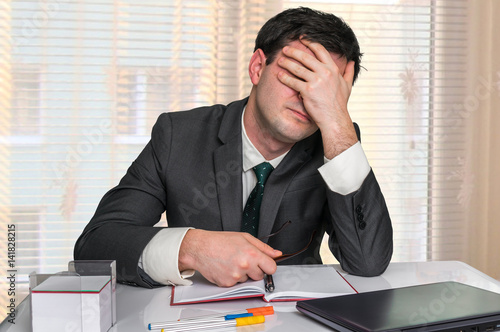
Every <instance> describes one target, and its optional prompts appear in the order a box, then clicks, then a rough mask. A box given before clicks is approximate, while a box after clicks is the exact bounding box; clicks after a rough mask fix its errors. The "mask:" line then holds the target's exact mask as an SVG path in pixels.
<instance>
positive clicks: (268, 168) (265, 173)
mask: <svg viewBox="0 0 500 332" xmlns="http://www.w3.org/2000/svg"><path fill="white" fill-rule="evenodd" d="M273 169H274V167H273V166H272V165H271V164H270V163H268V162H263V163H262V164H258V165H257V166H255V167H254V168H253V171H254V172H255V175H257V183H259V184H261V185H264V183H266V180H267V178H268V177H269V174H271V172H272V171H273Z"/></svg>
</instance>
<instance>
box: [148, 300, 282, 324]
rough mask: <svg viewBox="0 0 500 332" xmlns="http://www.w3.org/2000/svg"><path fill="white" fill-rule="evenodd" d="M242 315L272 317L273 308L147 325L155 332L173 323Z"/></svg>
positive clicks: (244, 310) (245, 310)
mask: <svg viewBox="0 0 500 332" xmlns="http://www.w3.org/2000/svg"><path fill="white" fill-rule="evenodd" d="M242 314H243V315H244V314H253V315H254V316H262V315H264V316H267V315H273V314H274V307H273V306H265V307H254V308H247V309H242V310H238V311H230V312H225V313H218V314H213V315H204V316H196V317H189V318H183V319H178V320H175V321H168V322H158V323H151V324H149V325H148V329H149V330H157V329H161V328H164V327H166V326H170V324H173V323H174V324H175V323H193V322H194V323H196V322H198V321H203V320H211V319H220V318H225V317H227V316H230V315H242Z"/></svg>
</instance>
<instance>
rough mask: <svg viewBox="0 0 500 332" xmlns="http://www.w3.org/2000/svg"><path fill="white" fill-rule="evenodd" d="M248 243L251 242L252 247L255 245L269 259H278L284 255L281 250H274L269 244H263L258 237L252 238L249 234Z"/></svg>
mask: <svg viewBox="0 0 500 332" xmlns="http://www.w3.org/2000/svg"><path fill="white" fill-rule="evenodd" d="M247 240H248V242H250V243H251V244H252V245H254V246H255V247H256V248H257V249H259V250H260V251H262V252H263V253H264V254H266V255H267V256H269V257H272V258H274V257H278V256H281V255H282V254H283V253H282V252H281V251H279V250H276V249H274V248H273V247H271V246H270V245H268V244H267V243H264V242H262V241H261V240H259V239H257V238H256V237H253V236H251V235H250V234H248V236H247Z"/></svg>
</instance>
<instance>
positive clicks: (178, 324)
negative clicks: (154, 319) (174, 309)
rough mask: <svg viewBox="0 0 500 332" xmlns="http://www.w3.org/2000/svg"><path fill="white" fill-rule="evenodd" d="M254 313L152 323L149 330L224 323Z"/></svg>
mask: <svg viewBox="0 0 500 332" xmlns="http://www.w3.org/2000/svg"><path fill="white" fill-rule="evenodd" d="M251 316H253V313H241V314H229V315H225V316H222V317H213V318H203V317H200V318H199V319H198V318H190V319H189V320H184V321H178V320H176V321H170V322H163V323H151V324H149V325H148V329H149V330H160V329H168V328H181V327H189V326H196V325H197V324H200V323H213V322H223V321H226V320H233V319H236V318H242V317H251Z"/></svg>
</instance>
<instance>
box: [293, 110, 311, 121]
mask: <svg viewBox="0 0 500 332" xmlns="http://www.w3.org/2000/svg"><path fill="white" fill-rule="evenodd" d="M290 110H291V111H292V112H293V113H295V115H296V116H297V117H298V118H300V119H302V120H303V121H307V122H310V121H311V118H310V117H309V114H307V113H306V112H303V111H298V110H296V109H293V108H291V109H290Z"/></svg>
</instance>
